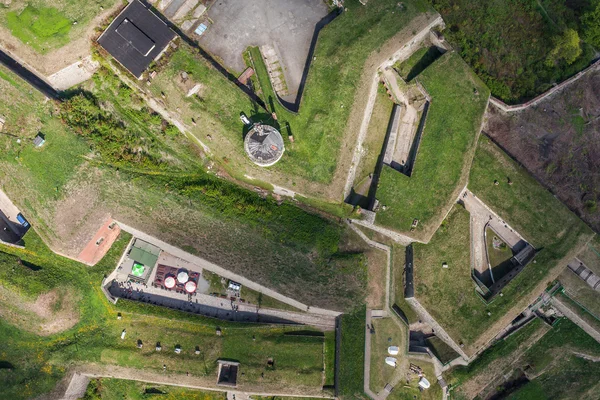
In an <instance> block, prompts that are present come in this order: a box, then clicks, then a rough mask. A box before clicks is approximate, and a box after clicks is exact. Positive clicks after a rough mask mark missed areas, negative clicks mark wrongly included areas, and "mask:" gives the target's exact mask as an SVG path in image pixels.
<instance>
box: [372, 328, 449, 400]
mask: <svg viewBox="0 0 600 400" xmlns="http://www.w3.org/2000/svg"><path fill="white" fill-rule="evenodd" d="M372 323H373V327H374V329H375V333H374V334H372V335H371V375H370V377H371V381H370V388H371V390H372V391H373V392H374V393H380V392H381V391H382V390H383V388H384V387H385V385H386V384H388V383H391V382H393V381H395V380H397V377H401V379H400V380H399V381H398V383H397V384H396V385H395V386H394V389H393V390H392V392H391V393H390V395H389V396H388V398H392V399H407V400H408V399H423V400H430V399H431V400H434V399H435V400H437V399H439V398H440V397H441V395H442V391H441V388H440V387H439V385H437V379H436V375H435V372H434V368H433V365H432V364H431V363H428V362H423V361H420V360H414V359H409V358H407V350H408V343H407V339H408V327H406V326H405V325H403V324H402V323H401V322H399V321H396V320H394V317H391V318H383V319H379V318H378V319H373V320H372ZM389 346H398V347H399V348H400V352H399V354H398V355H396V356H394V357H395V358H396V359H397V365H396V368H393V367H391V366H389V365H387V364H386V363H385V358H386V357H389V356H390V355H389V354H388V351H387V350H388V347H389ZM411 363H412V364H416V365H418V366H419V367H421V368H422V369H423V372H424V373H425V377H426V378H427V379H428V380H429V382H430V383H431V387H430V388H429V389H428V390H423V391H420V390H419V388H418V382H419V377H417V376H416V375H414V374H411V373H409V364H411Z"/></svg>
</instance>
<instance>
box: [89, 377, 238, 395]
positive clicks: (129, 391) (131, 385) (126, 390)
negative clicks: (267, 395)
mask: <svg viewBox="0 0 600 400" xmlns="http://www.w3.org/2000/svg"><path fill="white" fill-rule="evenodd" d="M182 398H185V399H190V400H225V399H226V398H227V395H226V393H225V392H208V391H200V390H195V389H187V388H181V387H176V386H165V385H153V384H149V383H144V382H137V381H127V380H123V379H112V378H97V379H92V380H91V382H90V384H89V386H88V388H87V391H86V393H85V397H84V399H85V400H121V399H130V400H147V399H148V400H159V399H161V400H175V399H182Z"/></svg>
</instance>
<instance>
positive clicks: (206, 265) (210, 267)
mask: <svg viewBox="0 0 600 400" xmlns="http://www.w3.org/2000/svg"><path fill="white" fill-rule="evenodd" d="M117 222H118V224H119V226H120V227H121V229H122V230H124V231H125V232H128V233H130V234H132V235H133V236H135V237H137V238H140V239H142V240H144V241H146V242H148V243H151V244H153V245H155V246H157V247H159V248H160V249H162V250H164V251H166V252H167V253H170V254H172V255H174V256H175V257H179V258H181V259H182V260H185V261H188V262H191V263H192V264H195V265H197V266H199V267H200V268H202V269H205V270H207V271H210V272H213V273H215V274H217V275H220V276H222V277H224V278H227V279H231V280H233V281H235V282H239V283H240V284H242V285H243V286H246V287H248V288H250V289H253V290H256V291H258V292H261V293H263V294H264V295H267V296H269V297H272V298H274V299H275V300H279V301H281V302H282V303H286V304H289V305H291V306H293V307H296V308H298V309H300V310H306V312H307V313H312V314H319V315H326V316H333V317H336V316H338V315H340V314H341V313H340V312H338V311H332V310H325V309H322V308H318V307H310V306H308V305H306V304H304V303H301V302H299V301H297V300H294V299H292V298H290V297H287V296H284V295H282V294H280V293H278V292H276V291H274V290H272V289H269V288H267V287H265V286H263V285H260V284H258V283H256V282H253V281H251V280H249V279H247V278H244V277H243V276H241V275H238V274H235V273H233V272H231V271H228V270H226V269H225V268H223V267H220V266H218V265H216V264H213V263H211V262H210V261H207V260H205V259H203V258H200V257H198V256H195V255H193V254H190V253H188V252H186V251H183V250H181V249H180V248H177V247H175V246H172V245H170V244H168V243H165V242H163V241H162V240H160V239H157V238H155V237H153V236H150V235H148V234H147V233H144V232H142V231H140V230H137V229H135V228H133V227H131V226H129V225H126V224H124V223H122V222H119V221H117Z"/></svg>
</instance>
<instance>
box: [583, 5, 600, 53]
mask: <svg viewBox="0 0 600 400" xmlns="http://www.w3.org/2000/svg"><path fill="white" fill-rule="evenodd" d="M581 29H582V35H583V40H585V41H586V42H587V43H589V44H591V45H592V46H594V47H600V1H597V2H596V8H595V9H593V10H590V11H588V12H586V13H585V14H583V15H582V16H581Z"/></svg>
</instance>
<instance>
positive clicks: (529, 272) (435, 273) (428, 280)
mask: <svg viewBox="0 0 600 400" xmlns="http://www.w3.org/2000/svg"><path fill="white" fill-rule="evenodd" d="M469 220H470V218H469V213H468V212H467V211H466V210H465V209H464V208H463V207H462V206H459V205H457V206H455V207H454V209H453V211H451V213H450V215H449V216H448V218H446V220H445V221H444V222H443V223H442V226H441V227H440V229H438V231H437V232H436V234H435V235H434V236H433V238H432V240H431V241H430V242H429V244H427V245H424V244H420V243H416V244H414V268H415V296H416V297H417V298H418V299H419V301H420V302H421V304H423V306H424V307H425V308H426V309H427V310H428V311H429V312H430V313H431V315H432V316H433V317H434V318H435V319H436V320H437V321H438V322H439V323H440V324H441V325H442V326H443V327H444V329H446V331H448V333H449V334H450V335H451V336H452V338H453V339H454V340H455V341H456V342H458V343H464V344H465V351H466V352H467V353H469V352H470V351H472V350H473V349H472V348H471V347H470V346H471V345H472V344H473V343H474V342H475V341H476V340H477V339H478V337H479V336H480V335H481V334H483V333H484V332H485V331H486V330H487V329H488V328H489V327H490V326H491V324H492V323H494V322H495V321H497V320H498V319H500V318H502V317H503V316H504V315H505V314H506V313H507V312H508V311H509V310H510V309H512V308H513V307H514V306H515V304H516V303H517V302H519V301H520V300H521V299H523V298H524V297H525V296H527V295H528V294H529V293H530V291H531V289H532V288H533V287H534V286H536V285H538V284H539V283H540V282H544V279H547V274H548V272H549V270H550V269H552V268H553V267H554V266H555V265H556V264H555V262H556V261H553V260H551V259H549V258H546V257H548V256H546V257H543V256H544V252H543V251H542V252H540V254H539V255H538V256H537V258H536V259H537V263H535V264H530V265H529V266H527V267H526V268H525V269H524V270H523V271H522V272H521V273H520V274H519V275H518V276H517V277H516V278H515V279H514V280H513V281H511V282H510V283H509V284H508V285H507V286H506V287H505V288H504V289H503V294H504V295H503V296H502V297H496V298H495V299H494V301H493V302H491V303H490V304H487V305H486V304H485V302H484V301H483V300H482V299H481V297H480V296H479V295H478V294H477V293H476V291H475V284H474V282H473V280H472V278H471V269H470V227H469ZM548 253H549V252H548ZM444 262H447V263H448V265H449V268H447V269H446V268H442V263H444ZM488 312H489V313H490V315H488Z"/></svg>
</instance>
